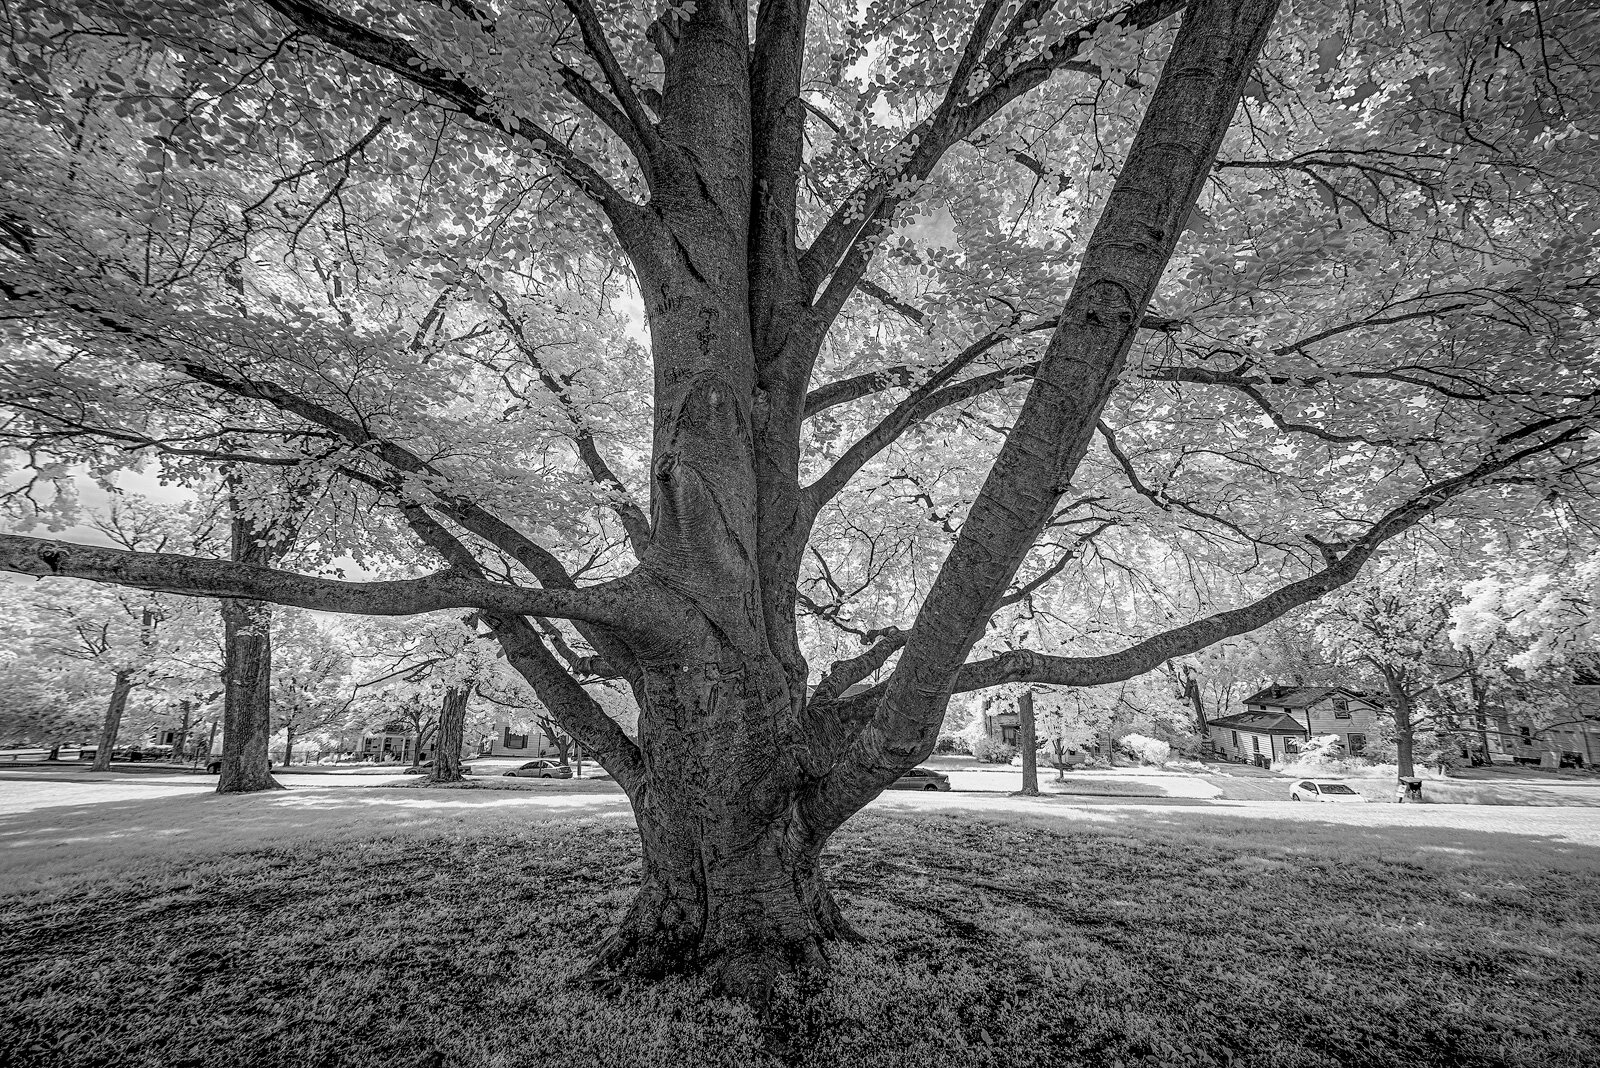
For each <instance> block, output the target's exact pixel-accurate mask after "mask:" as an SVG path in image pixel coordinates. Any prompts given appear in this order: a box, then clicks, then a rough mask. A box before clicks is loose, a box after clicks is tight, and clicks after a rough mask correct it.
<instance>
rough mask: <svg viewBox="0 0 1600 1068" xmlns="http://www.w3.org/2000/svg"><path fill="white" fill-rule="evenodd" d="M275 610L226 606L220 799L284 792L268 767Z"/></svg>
mask: <svg viewBox="0 0 1600 1068" xmlns="http://www.w3.org/2000/svg"><path fill="white" fill-rule="evenodd" d="M271 630H272V607H271V606H270V605H268V604H267V603H266V602H264V601H247V600H243V599H240V598H235V597H227V598H224V599H223V601H222V636H223V637H222V643H223V665H224V666H223V672H222V679H223V696H222V775H221V777H220V778H219V779H218V780H217V793H219V794H248V793H254V792H255V791H257V790H281V789H283V787H282V786H281V785H280V784H279V783H278V781H277V780H276V779H274V778H273V777H272V771H271V769H270V767H269V766H268V764H267V742H268V740H269V739H270V738H271V737H272V705H271V692H270V691H271V686H272V633H271Z"/></svg>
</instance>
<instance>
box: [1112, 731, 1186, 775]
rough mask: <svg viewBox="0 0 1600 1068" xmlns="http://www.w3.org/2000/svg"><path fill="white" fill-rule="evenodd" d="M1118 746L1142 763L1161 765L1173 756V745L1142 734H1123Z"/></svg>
mask: <svg viewBox="0 0 1600 1068" xmlns="http://www.w3.org/2000/svg"><path fill="white" fill-rule="evenodd" d="M1117 748H1118V749H1120V750H1121V751H1122V752H1124V753H1126V754H1128V755H1129V756H1131V757H1133V758H1134V759H1136V760H1138V761H1139V763H1141V764H1154V765H1155V766H1156V767H1158V768H1159V767H1161V766H1163V765H1165V764H1166V762H1167V759H1168V758H1169V757H1171V756H1172V746H1171V745H1169V744H1167V743H1166V742H1163V741H1162V740H1161V739H1159V738H1147V737H1145V736H1144V735H1142V734H1127V735H1123V738H1122V741H1120V742H1118V743H1117Z"/></svg>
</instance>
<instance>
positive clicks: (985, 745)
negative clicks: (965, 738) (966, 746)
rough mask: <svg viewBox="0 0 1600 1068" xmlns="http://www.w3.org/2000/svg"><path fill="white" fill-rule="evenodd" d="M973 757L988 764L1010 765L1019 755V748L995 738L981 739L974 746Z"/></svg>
mask: <svg viewBox="0 0 1600 1068" xmlns="http://www.w3.org/2000/svg"><path fill="white" fill-rule="evenodd" d="M972 755H973V756H975V757H977V758H978V759H979V760H981V761H983V762H984V763H986V764H1009V763H1011V758H1012V757H1014V756H1016V755H1017V747H1016V746H1014V745H1007V744H1006V743H1005V742H999V741H995V740H994V739H993V738H988V737H984V738H979V739H978V740H977V741H976V742H975V743H974V744H973V746H972Z"/></svg>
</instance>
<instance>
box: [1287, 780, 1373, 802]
mask: <svg viewBox="0 0 1600 1068" xmlns="http://www.w3.org/2000/svg"><path fill="white" fill-rule="evenodd" d="M1289 800H1290V801H1322V802H1324V803H1326V804H1331V805H1363V804H1366V801H1367V799H1366V798H1364V797H1362V796H1361V795H1360V794H1358V793H1356V792H1355V791H1354V790H1352V789H1351V788H1350V787H1349V785H1348V784H1346V783H1342V782H1335V781H1332V780H1329V779H1299V780H1297V781H1296V782H1295V784H1294V785H1293V786H1291V787H1289Z"/></svg>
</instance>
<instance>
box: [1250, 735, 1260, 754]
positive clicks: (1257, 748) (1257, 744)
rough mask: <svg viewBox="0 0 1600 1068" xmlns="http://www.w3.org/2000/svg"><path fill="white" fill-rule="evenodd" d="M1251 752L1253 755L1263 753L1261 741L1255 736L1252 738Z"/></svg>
mask: <svg viewBox="0 0 1600 1068" xmlns="http://www.w3.org/2000/svg"><path fill="white" fill-rule="evenodd" d="M1250 751H1251V752H1252V753H1259V752H1261V739H1260V738H1259V737H1257V736H1256V735H1254V734H1252V735H1251V736H1250Z"/></svg>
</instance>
